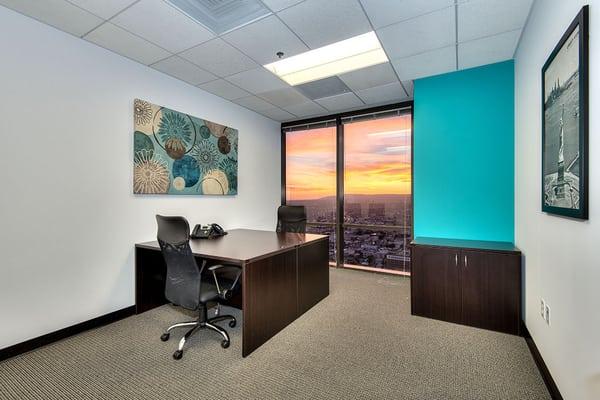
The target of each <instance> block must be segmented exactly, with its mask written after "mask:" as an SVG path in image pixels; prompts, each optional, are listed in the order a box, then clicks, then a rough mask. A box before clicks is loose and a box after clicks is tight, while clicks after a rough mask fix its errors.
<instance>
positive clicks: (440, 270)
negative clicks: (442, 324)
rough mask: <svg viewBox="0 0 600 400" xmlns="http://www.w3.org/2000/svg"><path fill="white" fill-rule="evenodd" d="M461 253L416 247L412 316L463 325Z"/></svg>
mask: <svg viewBox="0 0 600 400" xmlns="http://www.w3.org/2000/svg"><path fill="white" fill-rule="evenodd" d="M458 262H459V250H458V249H448V248H436V247H425V246H415V247H414V248H413V253H412V273H411V301H412V303H411V307H412V313H413V314H415V315H421V316H424V317H430V318H435V319H441V320H444V321H450V322H460V319H461V308H460V307H461V297H460V284H459V266H458Z"/></svg>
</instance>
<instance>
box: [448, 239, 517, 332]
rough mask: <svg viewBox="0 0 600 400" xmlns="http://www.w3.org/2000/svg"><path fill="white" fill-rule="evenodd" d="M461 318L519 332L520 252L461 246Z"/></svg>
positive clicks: (472, 323) (476, 324)
mask: <svg viewBox="0 0 600 400" xmlns="http://www.w3.org/2000/svg"><path fill="white" fill-rule="evenodd" d="M460 256H461V259H460V275H461V287H462V290H461V297H462V322H463V323H464V324H465V325H471V326H477V327H480V328H485V329H492V330H495V331H500V332H507V333H513V334H518V333H519V328H520V307H521V301H520V293H521V287H520V281H521V280H520V276H521V262H520V256H519V255H516V254H505V253H494V252H483V251H472V250H463V251H462V252H461V254H460Z"/></svg>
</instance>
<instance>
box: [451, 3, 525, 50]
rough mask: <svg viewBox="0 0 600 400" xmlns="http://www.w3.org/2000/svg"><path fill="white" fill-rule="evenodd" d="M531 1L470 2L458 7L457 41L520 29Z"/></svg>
mask: <svg viewBox="0 0 600 400" xmlns="http://www.w3.org/2000/svg"><path fill="white" fill-rule="evenodd" d="M532 2H533V0H471V1H466V2H464V3H460V4H459V5H458V41H459V42H464V41H467V40H473V39H477V38H481V37H484V36H490V35H495V34H498V33H502V32H506V31H512V30H516V29H521V28H523V26H524V25H525V21H526V20H527V16H528V15H529V10H530V9H531V4H532Z"/></svg>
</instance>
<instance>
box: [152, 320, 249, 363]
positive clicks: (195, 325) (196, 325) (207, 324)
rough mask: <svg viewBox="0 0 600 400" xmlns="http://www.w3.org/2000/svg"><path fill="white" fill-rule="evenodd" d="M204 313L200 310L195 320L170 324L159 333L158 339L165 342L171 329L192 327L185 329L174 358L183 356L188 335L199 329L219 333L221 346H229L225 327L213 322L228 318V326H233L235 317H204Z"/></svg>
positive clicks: (235, 322) (177, 358)
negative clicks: (221, 338) (165, 329)
mask: <svg viewBox="0 0 600 400" xmlns="http://www.w3.org/2000/svg"><path fill="white" fill-rule="evenodd" d="M205 314H206V313H205V312H204V313H203V312H202V311H201V315H200V317H199V318H198V320H196V321H188V322H179V323H177V324H174V325H171V326H170V327H169V328H167V331H166V332H165V333H163V334H162V335H161V337H160V340H162V341H163V342H166V341H167V340H169V337H170V336H171V331H172V330H173V329H175V328H185V327H190V326H191V327H192V329H190V330H189V331H187V332H186V334H185V335H184V336H183V337H182V338H181V340H180V341H179V346H178V348H177V350H176V351H175V353H173V358H174V359H176V360H179V359H181V357H183V347H184V346H185V342H186V341H187V340H188V339H189V338H190V336H192V335H193V334H194V333H195V332H197V331H199V330H200V329H210V330H212V331H215V332H217V333H219V334H220V335H221V336H222V337H223V340H222V341H221V347H223V348H224V349H226V348H228V347H229V345H230V343H231V341H230V339H229V334H228V333H227V331H226V330H225V329H223V328H221V327H220V326H218V325H215V323H217V322H221V321H226V320H229V327H230V328H234V327H235V326H236V324H237V321H236V319H235V317H234V316H233V315H217V316H215V317H213V318H208V319H206V315H205Z"/></svg>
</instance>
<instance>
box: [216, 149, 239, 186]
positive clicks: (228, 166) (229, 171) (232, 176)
mask: <svg viewBox="0 0 600 400" xmlns="http://www.w3.org/2000/svg"><path fill="white" fill-rule="evenodd" d="M219 168H220V169H221V170H222V171H223V172H224V173H225V175H227V181H228V182H229V188H230V190H231V191H237V184H238V183H237V172H238V163H237V160H235V159H233V158H230V157H226V158H224V159H223V160H221V162H220V163H219Z"/></svg>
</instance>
